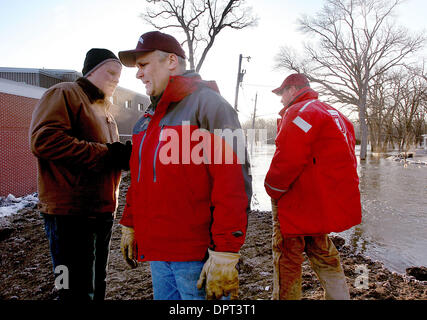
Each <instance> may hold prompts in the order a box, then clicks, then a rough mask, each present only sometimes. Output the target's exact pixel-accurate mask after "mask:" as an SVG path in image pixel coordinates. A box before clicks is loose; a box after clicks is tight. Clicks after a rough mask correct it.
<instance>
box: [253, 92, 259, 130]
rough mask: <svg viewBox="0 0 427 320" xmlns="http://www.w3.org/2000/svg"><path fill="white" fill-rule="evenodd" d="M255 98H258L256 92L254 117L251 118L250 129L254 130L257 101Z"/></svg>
mask: <svg viewBox="0 0 427 320" xmlns="http://www.w3.org/2000/svg"><path fill="white" fill-rule="evenodd" d="M257 98H258V92H257V93H256V94H255V105H254V116H253V117H252V129H255V117H256V101H257Z"/></svg>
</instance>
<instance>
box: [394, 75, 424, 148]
mask: <svg viewBox="0 0 427 320" xmlns="http://www.w3.org/2000/svg"><path fill="white" fill-rule="evenodd" d="M393 85H394V86H395V87H396V88H397V90H394V92H395V93H396V94H395V95H394V96H393V99H394V101H395V105H396V111H395V112H394V117H393V126H394V127H395V129H396V133H397V140H398V143H399V150H400V151H404V152H407V151H408V150H409V149H410V148H411V146H415V145H416V143H417V138H420V135H421V134H422V133H423V132H422V129H423V127H425V123H426V113H425V111H426V108H425V106H426V103H427V100H426V96H427V82H426V80H425V79H424V78H423V77H422V76H421V75H420V74H419V73H417V71H416V70H409V71H408V72H406V73H403V72H401V73H399V74H396V75H395V77H394V83H393Z"/></svg>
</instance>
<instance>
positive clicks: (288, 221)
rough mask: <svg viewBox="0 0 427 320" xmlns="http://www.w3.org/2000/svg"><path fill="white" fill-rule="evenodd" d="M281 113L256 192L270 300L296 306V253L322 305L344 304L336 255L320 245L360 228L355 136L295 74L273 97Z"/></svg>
mask: <svg viewBox="0 0 427 320" xmlns="http://www.w3.org/2000/svg"><path fill="white" fill-rule="evenodd" d="M273 92H274V93H275V94H277V95H279V96H281V97H282V98H281V103H282V104H283V106H284V108H283V109H282V110H281V111H280V115H281V117H282V119H281V121H280V123H279V124H278V134H277V137H276V152H275V154H274V157H273V160H272V162H271V165H270V169H269V170H268V173H267V175H266V178H265V182H264V186H265V189H266V191H267V193H268V194H269V195H270V197H271V198H272V209H273V263H274V281H273V284H274V286H273V299H283V300H288V299H300V298H301V281H302V267H301V265H302V262H303V261H304V258H303V252H305V253H306V254H307V256H308V258H309V260H310V263H311V266H312V268H313V270H314V271H315V273H316V275H317V276H318V278H319V280H320V282H321V284H322V287H323V288H324V290H325V298H326V299H341V300H345V299H349V298H350V295H349V291H348V287H347V284H346V278H345V275H344V272H343V269H342V267H341V263H340V259H339V254H338V251H337V249H336V248H335V246H334V244H333V243H332V241H331V240H330V238H329V237H328V233H330V232H341V231H344V230H347V229H349V228H351V227H352V226H354V225H357V224H359V223H360V222H361V204H360V192H359V178H358V175H357V160H356V155H355V151H354V149H355V134H354V128H353V125H352V123H351V122H350V121H349V120H348V119H347V118H346V117H345V116H344V115H343V114H341V113H340V112H339V111H337V110H336V109H334V108H332V107H331V106H329V105H327V104H326V103H323V102H321V101H319V100H318V93H317V92H315V91H314V90H313V89H311V88H310V84H309V82H308V80H307V78H306V76H304V75H303V74H292V75H290V76H289V77H287V78H286V79H285V80H284V81H283V83H282V85H281V86H280V87H279V88H277V89H275V90H273Z"/></svg>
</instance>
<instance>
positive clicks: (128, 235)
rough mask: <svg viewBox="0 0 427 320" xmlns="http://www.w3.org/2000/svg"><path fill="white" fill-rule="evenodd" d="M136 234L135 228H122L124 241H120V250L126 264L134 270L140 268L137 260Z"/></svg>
mask: <svg viewBox="0 0 427 320" xmlns="http://www.w3.org/2000/svg"><path fill="white" fill-rule="evenodd" d="M135 248H136V245H135V232H134V230H133V228H129V227H125V226H122V240H121V241H120V249H121V251H122V254H123V258H124V259H125V261H126V263H127V264H128V265H129V266H130V267H131V268H132V269H134V268H136V267H137V266H138V261H137V258H136V254H137V253H136V249H135Z"/></svg>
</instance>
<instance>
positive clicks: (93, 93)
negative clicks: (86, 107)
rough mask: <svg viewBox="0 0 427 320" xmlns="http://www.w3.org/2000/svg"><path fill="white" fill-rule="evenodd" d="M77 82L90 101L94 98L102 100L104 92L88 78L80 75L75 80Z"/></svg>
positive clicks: (92, 101) (93, 100)
mask: <svg viewBox="0 0 427 320" xmlns="http://www.w3.org/2000/svg"><path fill="white" fill-rule="evenodd" d="M76 82H77V84H78V85H79V86H80V87H81V88H82V89H83V91H84V93H86V95H87V96H88V98H89V100H90V102H91V103H94V102H95V101H96V100H104V99H105V94H104V92H102V91H101V89H99V88H98V87H97V86H95V85H94V84H93V83H92V82H90V81H89V80H88V79H86V78H84V77H81V78H78V79H77V80H76Z"/></svg>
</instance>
